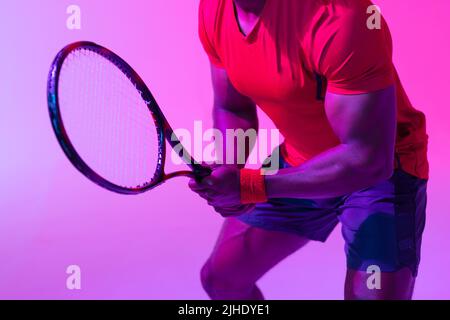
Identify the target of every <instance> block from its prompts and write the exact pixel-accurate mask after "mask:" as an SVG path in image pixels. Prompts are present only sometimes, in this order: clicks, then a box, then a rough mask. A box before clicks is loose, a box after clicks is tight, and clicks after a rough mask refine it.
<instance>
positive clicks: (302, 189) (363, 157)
mask: <svg viewBox="0 0 450 320" xmlns="http://www.w3.org/2000/svg"><path fill="white" fill-rule="evenodd" d="M393 162H394V161H393V153H392V155H391V154H388V155H385V156H380V155H379V154H378V155H376V153H375V152H372V153H370V152H365V151H361V150H360V149H359V148H358V147H356V146H352V145H345V144H341V145H339V146H337V147H335V148H333V149H330V150H328V151H326V152H324V153H322V154H320V155H318V156H316V157H314V158H313V159H311V160H309V161H307V162H306V163H304V164H303V165H301V166H299V167H293V168H287V169H281V170H279V171H278V173H277V174H275V175H267V176H266V177H265V184H266V192H267V196H268V197H269V198H325V197H337V196H342V195H345V194H348V193H352V192H355V191H358V190H361V189H364V188H367V187H370V186H372V185H374V184H376V183H378V182H380V181H382V180H384V179H387V178H388V177H389V176H390V175H391V174H392V170H393V168H392V167H393Z"/></svg>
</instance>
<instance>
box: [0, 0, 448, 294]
mask: <svg viewBox="0 0 450 320" xmlns="http://www.w3.org/2000/svg"><path fill="white" fill-rule="evenodd" d="M73 3H76V4H78V5H80V6H81V10H82V30H80V31H71V30H68V29H66V26H65V23H66V18H67V15H66V7H67V6H68V5H69V4H73ZM377 4H378V5H379V6H380V7H381V9H382V11H383V13H384V15H385V17H386V19H387V20H388V22H389V23H390V28H391V31H392V34H393V38H394V41H395V61H396V65H397V68H398V71H399V73H400V76H401V78H402V81H403V83H404V85H405V87H406V90H407V92H408V93H409V96H410V98H411V100H412V101H413V103H414V105H416V106H418V107H419V108H420V109H422V110H424V111H425V112H426V114H427V117H428V132H429V135H430V160H431V169H432V171H431V180H430V184H429V205H428V220H427V227H426V231H425V235H424V242H423V260H422V264H421V268H420V275H419V278H418V280H417V287H416V293H415V298H416V299H439V298H444V299H450V254H449V252H450V251H449V247H450V237H449V231H450V210H449V209H448V208H449V203H448V202H449V190H450V188H449V181H450V165H449V163H450V151H449V149H450V148H449V145H450V144H449V140H450V125H449V116H450V110H449V109H448V107H449V103H448V92H449V80H448V75H449V74H450V60H449V57H450V25H449V21H448V15H449V13H450V1H448V0H431V1H423V0H408V1H406V0H379V1H377ZM197 7H198V0H195V1H185V0H151V1H143V0H142V1H135V0H128V1H104V0H102V1H100V0H97V1H87V0H77V1H61V0H58V1H56V0H53V1H51V0H42V1H23V0H19V1H1V3H0V39H1V41H2V50H1V52H0V56H1V75H0V81H1V83H0V84H1V86H0V95H1V101H2V106H1V109H0V110H1V115H0V150H1V158H0V179H1V182H2V183H1V184H0V298H42V299H47V298H60V299H81V298H85V299H94V298H95V299H111V298H124V299H128V298H137V299H205V298H207V297H206V295H205V293H204V292H203V290H202V288H201V286H200V282H199V270H200V267H201V265H202V263H203V261H204V260H205V259H206V258H207V256H208V254H209V252H210V250H211V249H212V246H213V244H214V241H215V238H216V235H217V232H218V230H219V227H220V224H221V221H222V219H221V218H220V217H219V216H218V215H217V214H215V213H214V211H213V210H211V209H210V208H208V207H207V206H206V205H205V203H204V202H203V201H201V199H199V198H198V197H196V196H194V195H193V194H192V193H191V192H190V191H189V190H188V188H187V187H186V183H187V181H186V180H184V179H179V180H172V181H170V182H168V183H166V184H164V185H163V186H162V187H160V188H157V189H156V190H154V191H152V192H151V193H147V194H144V195H141V196H134V197H131V196H120V195H116V194H113V193H110V192H108V191H105V190H103V189H101V188H99V187H97V186H95V185H94V184H92V183H91V182H89V181H88V180H87V179H85V178H84V177H82V176H81V175H80V174H79V173H78V172H77V171H75V169H74V168H73V167H72V166H71V165H70V163H69V162H68V161H67V159H66V158H65V156H64V155H63V153H62V152H61V150H60V148H59V146H58V144H57V142H56V139H55V137H54V135H53V132H52V130H51V127H50V122H49V118H48V114H47V107H46V96H45V84H46V77H47V72H48V68H49V65H50V63H51V60H52V59H53V57H54V55H55V54H56V52H57V51H58V50H59V49H60V48H62V47H63V46H64V45H65V44H67V43H70V42H73V41H77V40H92V41H96V42H98V43H100V44H102V45H104V46H106V47H108V48H110V49H112V50H114V51H116V52H117V53H119V54H120V55H121V56H122V57H124V58H125V59H126V60H127V61H128V62H129V63H130V64H131V65H133V66H134V68H135V69H136V70H138V72H139V73H140V74H141V75H142V77H143V78H144V80H145V81H146V82H147V83H149V84H150V89H151V90H152V91H153V92H154V93H155V96H156V98H157V100H158V101H159V104H160V105H161V106H162V107H163V108H164V112H165V113H166V115H167V117H168V119H169V121H170V122H171V123H172V125H173V127H175V128H178V127H187V128H190V127H191V126H192V125H193V122H194V120H199V119H203V120H205V121H206V123H207V124H208V123H209V124H210V123H211V122H210V110H209V109H210V103H211V99H212V95H211V85H210V82H209V71H208V61H207V58H206V56H205V55H204V53H203V51H202V48H201V45H200V43H199V41H198V37H197ZM264 119H265V118H264ZM263 127H270V122H269V121H267V119H265V120H264V121H263ZM175 199H176V200H175ZM70 264H77V265H79V266H80V267H81V270H82V289H81V290H79V291H76V290H74V291H71V290H67V289H66V287H65V283H66V277H67V275H66V273H65V270H66V267H67V266H68V265H70ZM344 272H345V258H344V252H343V240H342V239H341V236H340V228H337V229H336V230H335V232H334V233H333V235H332V236H331V238H330V239H329V241H328V242H327V243H326V244H325V245H323V244H318V243H312V244H310V245H308V246H307V247H306V248H305V249H303V250H302V251H301V252H298V253H296V254H294V255H292V256H291V257H289V258H288V259H286V260H285V261H284V262H283V263H281V264H280V265H278V266H277V267H276V268H274V269H273V270H272V271H270V272H269V273H268V274H267V275H266V276H265V277H264V278H263V279H262V280H261V281H260V286H261V288H262V290H263V291H264V293H265V295H266V297H267V298H269V299H321V298H323V299H341V298H342V296H343V278H344Z"/></svg>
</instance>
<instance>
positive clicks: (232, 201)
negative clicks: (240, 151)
mask: <svg viewBox="0 0 450 320" xmlns="http://www.w3.org/2000/svg"><path fill="white" fill-rule="evenodd" d="M211 169H212V172H211V175H210V176H207V177H205V178H203V179H202V180H201V181H196V180H195V179H191V180H190V181H189V188H191V190H192V191H194V192H196V193H197V194H198V195H200V197H202V198H203V199H205V200H206V201H207V202H208V204H209V205H210V206H212V207H214V209H215V210H216V211H217V212H218V213H220V214H221V215H222V216H224V217H230V216H237V215H241V214H243V213H246V212H249V211H251V210H252V209H253V208H254V205H243V204H241V199H240V180H239V168H238V167H237V166H234V165H222V166H212V167H211Z"/></svg>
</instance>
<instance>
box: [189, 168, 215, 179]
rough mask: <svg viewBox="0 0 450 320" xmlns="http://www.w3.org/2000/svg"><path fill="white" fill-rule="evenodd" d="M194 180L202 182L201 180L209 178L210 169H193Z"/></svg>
mask: <svg viewBox="0 0 450 320" xmlns="http://www.w3.org/2000/svg"><path fill="white" fill-rule="evenodd" d="M193 172H194V178H195V180H196V181H197V182H200V181H202V180H203V178H205V177H207V176H209V175H210V174H211V172H212V170H211V168H208V167H203V166H198V167H196V168H195V169H194V171H193Z"/></svg>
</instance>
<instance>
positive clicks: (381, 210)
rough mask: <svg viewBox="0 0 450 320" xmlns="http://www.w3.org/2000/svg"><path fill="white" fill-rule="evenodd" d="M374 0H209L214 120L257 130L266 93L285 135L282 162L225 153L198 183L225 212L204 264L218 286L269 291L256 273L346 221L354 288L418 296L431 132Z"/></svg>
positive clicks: (209, 281) (202, 23)
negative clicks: (234, 160) (247, 164)
mask: <svg viewBox="0 0 450 320" xmlns="http://www.w3.org/2000/svg"><path fill="white" fill-rule="evenodd" d="M371 5H372V3H371V2H370V1H369V0H201V3H200V11H199V33H200V39H201V42H202V44H203V47H204V49H205V51H206V53H207V54H208V56H209V59H210V61H211V70H212V83H213V88H214V107H213V108H214V109H213V110H214V112H213V114H214V122H215V127H216V128H218V129H220V130H222V131H223V132H225V130H226V129H227V128H229V129H236V128H242V129H244V130H247V129H251V128H253V129H257V128H258V119H257V114H256V105H257V106H259V107H260V108H261V110H262V111H263V112H265V113H266V114H267V115H268V116H269V117H270V118H271V119H272V121H273V122H274V124H275V125H276V126H277V128H278V129H279V130H280V132H281V133H282V134H283V136H284V137H285V141H284V142H283V144H282V145H281V146H280V154H281V157H280V160H279V166H280V170H278V172H277V173H276V174H274V175H263V174H262V171H261V170H250V169H245V168H242V167H241V166H238V165H221V166H216V167H215V168H214V171H213V173H212V175H211V176H210V177H208V178H205V179H204V180H202V181H201V182H196V181H195V180H191V181H190V183H189V184H190V187H191V189H192V190H194V191H195V192H197V193H198V194H199V195H200V196H201V197H203V198H205V199H207V201H208V204H209V205H211V206H213V207H214V208H215V210H216V211H217V212H219V213H221V214H222V215H223V216H224V217H226V219H225V221H224V224H223V228H222V231H221V233H220V235H219V237H218V240H217V244H216V245H215V247H214V250H213V252H212V254H211V256H210V257H209V259H208V260H207V262H206V263H205V265H204V267H203V268H202V271H201V280H202V284H203V286H204V288H205V290H206V292H207V293H208V295H209V296H210V297H211V298H213V299H262V298H263V294H262V293H261V291H260V290H259V288H258V287H257V285H256V283H257V281H258V279H260V277H261V276H263V275H264V274H265V273H266V272H267V271H268V270H270V269H271V268H272V267H274V266H275V265H276V264H277V263H279V262H280V261H282V260H283V259H284V258H286V257H287V256H289V255H290V254H292V253H293V252H295V251H297V250H298V249H300V248H302V247H303V246H304V245H305V244H307V243H308V242H309V241H322V242H324V241H326V239H327V238H328V236H329V235H330V233H331V232H332V231H333V229H334V228H335V227H336V225H337V224H338V223H339V222H340V223H341V226H342V235H343V237H344V240H345V254H346V257H347V274H346V279H345V298H346V299H410V298H411V297H412V293H413V288H414V282H415V278H416V276H417V273H418V266H419V260H420V248H421V239H422V233H423V230H424V225H425V207H426V186H427V179H428V162H427V139H428V137H427V134H426V129H425V117H424V114H423V113H421V112H420V111H418V110H416V109H415V108H413V106H412V105H411V103H410V101H409V100H408V97H407V95H406V93H405V90H404V89H403V87H402V85H401V83H400V80H399V77H398V75H397V72H396V70H395V68H394V66H393V63H392V39H391V36H390V32H389V29H388V26H387V25H386V22H385V21H384V20H383V19H381V25H380V27H379V28H370V27H369V25H368V23H367V21H368V19H369V18H370V15H369V14H368V13H367V12H368V8H369V7H370V6H371ZM323 269H324V268H322V270H323ZM372 271H374V272H375V274H372V273H371V272H372ZM377 271H379V273H378V274H377ZM377 275H378V276H379V277H380V278H379V279H381V282H380V283H376V281H375V282H374V283H372V282H371V279H372V278H371V277H376V276H377ZM312 276H313V277H317V279H318V280H319V279H320V277H321V275H320V274H314V275H312ZM368 280H369V281H368Z"/></svg>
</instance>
